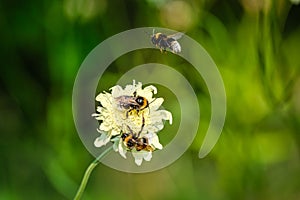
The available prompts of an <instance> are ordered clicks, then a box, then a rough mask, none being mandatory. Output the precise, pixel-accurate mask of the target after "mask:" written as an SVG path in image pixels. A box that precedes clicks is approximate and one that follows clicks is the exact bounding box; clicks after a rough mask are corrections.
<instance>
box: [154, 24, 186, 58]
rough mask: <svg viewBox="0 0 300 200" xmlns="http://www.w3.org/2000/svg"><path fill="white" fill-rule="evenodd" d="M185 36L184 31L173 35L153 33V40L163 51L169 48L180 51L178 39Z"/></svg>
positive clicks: (175, 51)
mask: <svg viewBox="0 0 300 200" xmlns="http://www.w3.org/2000/svg"><path fill="white" fill-rule="evenodd" d="M182 36H183V33H175V34H173V35H165V34H163V33H155V30H154V29H153V34H152V35H151V42H152V43H153V44H154V45H155V46H156V47H158V48H159V49H160V51H161V52H163V51H166V49H167V48H169V49H170V50H171V52H173V53H175V54H176V53H180V52H181V46H180V44H179V42H178V41H177V40H178V39H180V38H181V37H182Z"/></svg>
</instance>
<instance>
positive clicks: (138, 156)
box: [132, 152, 144, 166]
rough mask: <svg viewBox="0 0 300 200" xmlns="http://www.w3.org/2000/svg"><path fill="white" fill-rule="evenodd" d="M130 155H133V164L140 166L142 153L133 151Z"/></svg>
mask: <svg viewBox="0 0 300 200" xmlns="http://www.w3.org/2000/svg"><path fill="white" fill-rule="evenodd" d="M132 155H133V157H134V162H135V164H137V165H138V166H140V165H141V164H142V162H143V157H144V156H143V155H142V154H141V153H133V152H132Z"/></svg>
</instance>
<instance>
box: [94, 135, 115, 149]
mask: <svg viewBox="0 0 300 200" xmlns="http://www.w3.org/2000/svg"><path fill="white" fill-rule="evenodd" d="M110 138H111V137H110V136H108V135H107V134H104V133H102V134H101V136H100V137H97V138H96V140H95V142H94V145H95V147H102V146H103V145H106V144H107V143H108V142H109V140H110Z"/></svg>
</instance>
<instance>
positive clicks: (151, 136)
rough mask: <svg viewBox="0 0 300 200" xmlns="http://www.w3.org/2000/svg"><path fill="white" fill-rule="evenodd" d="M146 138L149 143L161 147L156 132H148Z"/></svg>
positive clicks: (157, 147)
mask: <svg viewBox="0 0 300 200" xmlns="http://www.w3.org/2000/svg"><path fill="white" fill-rule="evenodd" d="M145 137H147V138H148V141H149V144H150V145H152V146H154V147H155V148H156V149H162V148H163V146H162V145H161V144H160V142H159V139H158V136H157V134H155V133H148V134H146V135H145Z"/></svg>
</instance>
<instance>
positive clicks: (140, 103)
mask: <svg viewBox="0 0 300 200" xmlns="http://www.w3.org/2000/svg"><path fill="white" fill-rule="evenodd" d="M115 100H116V101H117V103H118V107H119V108H120V109H122V110H123V109H124V110H127V112H126V117H128V114H129V113H130V112H131V111H133V110H135V111H136V112H137V114H138V112H139V111H141V110H144V109H145V108H148V107H149V102H148V100H147V99H146V98H145V97H142V96H138V95H137V94H136V92H134V93H133V96H127V95H123V96H119V97H117V98H115Z"/></svg>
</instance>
